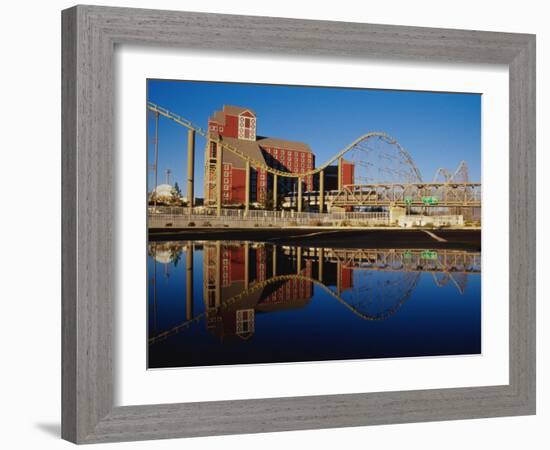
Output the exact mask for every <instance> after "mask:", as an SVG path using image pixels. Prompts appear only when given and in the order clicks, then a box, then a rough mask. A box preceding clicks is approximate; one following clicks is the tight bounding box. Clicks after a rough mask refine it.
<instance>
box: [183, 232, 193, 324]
mask: <svg viewBox="0 0 550 450" xmlns="http://www.w3.org/2000/svg"><path fill="white" fill-rule="evenodd" d="M185 266H186V267H185V296H186V304H185V306H186V307H185V320H191V319H192V318H193V243H192V242H191V241H189V242H188V243H187V253H186V255H185Z"/></svg>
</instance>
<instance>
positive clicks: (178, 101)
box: [147, 80, 481, 197]
mask: <svg viewBox="0 0 550 450" xmlns="http://www.w3.org/2000/svg"><path fill="white" fill-rule="evenodd" d="M147 83H148V85H147V92H148V101H151V102H153V103H156V104H158V105H160V106H163V107H165V108H167V109H169V110H171V111H173V112H175V113H177V114H179V115H181V116H183V117H185V118H187V119H189V120H191V121H192V122H193V123H195V124H196V125H198V126H200V127H202V128H204V129H206V127H207V124H208V123H207V122H208V117H209V116H210V114H211V113H212V112H213V111H215V110H219V109H221V108H222V106H223V105H224V104H229V105H238V106H245V107H248V108H251V109H253V110H254V111H255V112H256V114H257V127H258V129H257V134H258V135H262V136H271V137H279V138H283V139H288V140H296V141H302V142H306V143H308V144H309V145H310V147H311V148H312V149H313V151H314V153H315V155H316V162H317V165H320V164H321V163H323V162H324V161H326V160H328V159H329V158H330V157H331V156H332V155H334V154H335V153H336V152H337V151H339V150H341V149H342V148H344V147H345V146H347V145H348V144H350V143H351V142H352V141H353V140H355V139H356V138H358V137H359V136H361V135H363V134H365V133H367V132H369V131H383V132H386V133H387V134H389V135H390V136H392V137H393V138H395V139H397V141H398V142H399V143H400V144H401V145H402V146H403V147H404V148H405V149H407V150H408V152H409V153H410V155H411V157H412V158H413V160H414V162H415V163H416V165H417V167H418V168H419V169H420V172H421V173H422V177H423V179H424V180H426V181H431V180H432V178H433V176H434V173H435V171H436V170H437V168H438V167H445V168H447V169H448V170H449V171H451V172H453V171H454V170H455V169H456V167H457V166H458V164H459V163H460V161H461V160H466V162H467V163H468V166H469V174H470V179H471V181H479V180H480V171H481V95H479V94H462V93H461V94H458V93H457V94H455V93H433V92H415V91H390V90H374V89H346V88H325V87H303V86H274V85H258V84H244V83H243V84H241V83H211V82H196V81H170V80H148V81H147ZM147 125H148V129H149V143H148V149H149V156H148V158H149V163H150V164H151V163H152V162H153V160H154V146H153V143H152V142H153V141H152V137H153V136H154V120H153V116H152V115H151V114H148V116H147ZM159 130H160V131H159V164H158V166H159V167H158V180H159V181H158V182H159V184H160V183H163V182H164V181H165V178H166V175H165V171H166V170H167V169H170V170H171V172H172V175H171V182H172V183H174V181H177V182H178V184H179V185H180V186H181V188H182V191H183V192H184V193H185V171H186V145H187V144H186V143H187V133H186V131H185V129H183V127H181V126H180V125H177V124H175V123H174V122H172V121H170V120H168V119H165V118H162V117H161V118H160V120H159ZM204 145H205V141H204V139H203V138H201V137H199V136H197V141H196V158H195V180H196V186H195V195H196V196H198V197H202V195H203V173H204ZM152 180H153V175H152V172H150V173H149V183H152ZM150 185H151V184H150Z"/></svg>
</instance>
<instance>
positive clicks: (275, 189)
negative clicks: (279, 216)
mask: <svg viewBox="0 0 550 450" xmlns="http://www.w3.org/2000/svg"><path fill="white" fill-rule="evenodd" d="M277 178H278V177H277V174H276V173H275V174H273V211H277Z"/></svg>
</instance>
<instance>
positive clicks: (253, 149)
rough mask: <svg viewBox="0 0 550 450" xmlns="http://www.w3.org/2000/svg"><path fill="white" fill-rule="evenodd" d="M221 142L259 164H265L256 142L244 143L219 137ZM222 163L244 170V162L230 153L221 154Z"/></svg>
mask: <svg viewBox="0 0 550 450" xmlns="http://www.w3.org/2000/svg"><path fill="white" fill-rule="evenodd" d="M221 141H222V142H223V143H226V144H229V145H231V146H232V147H235V148H236V149H237V150H240V151H241V152H243V153H246V154H247V155H249V156H250V157H251V158H252V159H255V160H256V161H258V162H260V163H264V164H267V163H266V161H265V158H264V155H263V152H262V149H261V147H260V146H259V145H258V142H257V141H245V140H242V139H235V138H231V137H226V136H223V137H221ZM223 162H224V163H231V164H233V167H236V168H241V169H244V168H245V161H244V160H243V159H241V158H239V157H238V156H237V155H235V154H234V153H232V152H230V151H226V152H223Z"/></svg>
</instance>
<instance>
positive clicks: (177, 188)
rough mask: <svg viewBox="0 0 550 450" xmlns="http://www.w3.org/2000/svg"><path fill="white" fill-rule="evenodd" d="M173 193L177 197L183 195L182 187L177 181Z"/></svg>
mask: <svg viewBox="0 0 550 450" xmlns="http://www.w3.org/2000/svg"><path fill="white" fill-rule="evenodd" d="M172 195H173V196H174V197H177V198H180V197H181V189H180V187H179V185H178V182H177V181H176V182H175V183H174V188H173V189H172Z"/></svg>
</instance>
